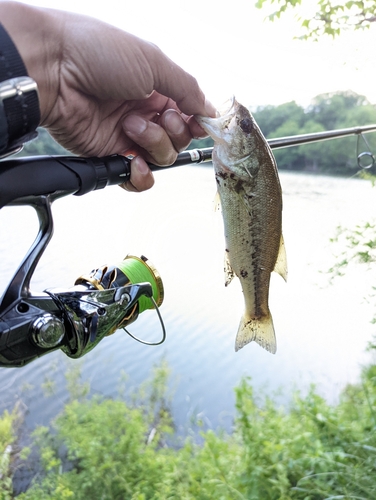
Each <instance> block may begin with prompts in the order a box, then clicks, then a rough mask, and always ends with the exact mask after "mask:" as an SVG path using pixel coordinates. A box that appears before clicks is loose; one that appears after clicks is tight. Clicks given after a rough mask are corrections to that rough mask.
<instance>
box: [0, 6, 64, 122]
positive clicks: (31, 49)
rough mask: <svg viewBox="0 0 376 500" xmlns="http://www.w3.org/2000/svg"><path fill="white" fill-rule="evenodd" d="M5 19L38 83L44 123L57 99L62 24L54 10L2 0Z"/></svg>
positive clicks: (1, 9) (0, 13) (6, 25)
mask: <svg viewBox="0 0 376 500" xmlns="http://www.w3.org/2000/svg"><path fill="white" fill-rule="evenodd" d="M0 19H1V23H2V25H3V26H4V28H5V29H6V31H7V33H8V34H9V36H10V37H11V39H12V41H13V43H14V45H15V46H16V48H17V49H18V52H19V54H20V56H21V58H22V60H23V62H24V64H25V66H26V69H27V73H28V75H29V76H30V77H31V78H32V79H33V80H35V82H36V83H37V85H38V92H39V105H40V114H41V119H40V124H41V125H44V123H45V122H46V120H47V117H48V115H49V113H50V110H51V109H52V107H53V105H54V103H55V102H56V99H57V93H58V88H59V87H58V75H59V61H60V59H61V58H60V54H59V50H60V44H59V42H58V40H59V35H60V34H59V24H58V23H57V22H56V19H55V16H54V11H50V10H49V9H40V8H35V7H31V6H28V5H24V4H21V3H18V2H1V1H0Z"/></svg>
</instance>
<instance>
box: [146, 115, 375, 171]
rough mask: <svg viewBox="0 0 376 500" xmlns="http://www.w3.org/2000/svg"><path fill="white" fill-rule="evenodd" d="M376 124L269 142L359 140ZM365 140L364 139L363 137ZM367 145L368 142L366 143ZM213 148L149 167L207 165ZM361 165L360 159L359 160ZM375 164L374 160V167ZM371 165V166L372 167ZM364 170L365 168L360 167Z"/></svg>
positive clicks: (275, 145) (287, 144)
mask: <svg viewBox="0 0 376 500" xmlns="http://www.w3.org/2000/svg"><path fill="white" fill-rule="evenodd" d="M375 131H376V124H373V125H365V126H363V127H352V128H343V129H337V130H327V131H324V132H315V133H312V134H300V135H292V136H287V137H278V138H275V139H274V138H273V139H267V142H268V144H269V146H270V148H271V149H282V148H288V147H292V146H300V145H302V144H309V143H311V142H321V141H328V140H331V139H337V138H340V137H346V136H349V135H357V136H358V138H359V137H361V136H362V135H363V134H366V133H368V132H375ZM363 139H364V137H363ZM365 142H366V144H367V141H365ZM367 146H368V144H367ZM212 153H213V148H212V147H210V148H203V149H189V150H187V151H183V152H182V153H179V154H178V157H177V159H176V161H175V162H174V163H173V164H172V165H170V166H169V167H158V166H157V165H154V164H152V163H149V167H150V169H151V170H153V171H158V170H160V169H161V168H172V167H181V166H183V165H189V164H192V163H205V162H209V161H211V160H212ZM366 153H367V154H368V156H370V157H371V156H372V153H371V152H366ZM358 163H359V159H358ZM373 164H374V160H373V162H372V165H373ZM372 165H370V166H372ZM359 166H361V167H362V168H364V166H362V165H359Z"/></svg>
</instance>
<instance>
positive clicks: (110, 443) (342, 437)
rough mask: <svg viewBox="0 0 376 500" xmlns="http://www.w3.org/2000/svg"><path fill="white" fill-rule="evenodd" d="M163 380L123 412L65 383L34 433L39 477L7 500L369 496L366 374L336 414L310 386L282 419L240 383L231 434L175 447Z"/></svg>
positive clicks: (158, 375) (371, 426)
mask: <svg viewBox="0 0 376 500" xmlns="http://www.w3.org/2000/svg"><path fill="white" fill-rule="evenodd" d="M168 374H169V371H168V368H167V367H166V365H165V364H164V363H162V364H161V365H160V366H159V367H157V368H156V370H155V373H154V376H153V379H152V381H151V382H149V383H148V384H147V385H145V386H144V387H142V388H141V389H140V390H139V391H138V392H137V394H135V395H134V398H133V403H132V404H130V403H126V402H125V401H124V400H122V399H118V400H109V399H103V398H98V397H91V398H90V397H89V396H88V395H87V390H86V389H87V388H86V385H85V384H83V385H82V384H80V383H79V381H78V378H77V376H75V377H74V380H75V383H74V384H73V385H72V387H73V386H75V394H74V396H73V395H72V398H71V400H70V401H69V402H68V403H67V404H66V406H65V408H64V411H63V412H62V414H61V415H60V416H59V417H58V418H57V419H56V421H55V422H54V424H53V427H54V432H51V429H48V428H45V427H41V428H39V429H37V431H36V432H35V440H36V443H37V444H38V446H39V449H40V456H41V463H42V468H43V470H42V471H41V473H40V474H38V476H37V477H36V478H35V481H34V483H33V485H32V486H31V487H30V488H29V489H28V490H27V491H26V492H24V493H22V494H20V495H19V497H17V498H19V499H20V500H43V499H46V500H47V499H49V500H50V499H59V500H60V499H67V498H74V499H78V500H79V499H85V500H86V499H87V498H96V499H97V498H98V499H99V498H100V499H103V500H105V499H124V500H125V499H132V500H146V499H150V500H151V499H156V500H157V499H158V500H162V499H163V500H165V499H177V500H178V499H179V500H181V499H184V500H188V499H192V500H193V499H194V500H212V499H214V498H215V499H221V500H227V499H228V500H234V499H243V500H244V499H247V500H251V499H254V500H260V499H263V500H269V499H270V500H272V499H276V500H277V499H278V500H290V499H291V500H293V499H301V500H318V499H325V498H326V499H329V498H338V499H339V498H343V499H370V498H375V496H376V478H375V475H374V468H375V460H376V366H374V365H373V366H370V367H369V368H367V369H365V370H364V371H363V373H362V378H361V382H360V383H359V384H358V385H353V386H349V387H347V388H346V389H345V391H344V392H343V394H342V397H341V400H340V402H339V404H338V405H337V406H329V405H328V404H327V403H326V402H325V401H324V400H323V399H322V398H321V397H320V396H319V395H318V394H317V393H316V392H315V390H314V389H313V388H312V389H311V390H310V392H309V394H308V395H307V396H306V397H302V396H300V395H298V394H297V395H296V397H295V400H294V403H293V405H292V407H291V408H289V410H288V411H285V410H284V409H283V408H278V407H277V406H276V405H275V404H274V403H273V402H272V401H270V400H265V401H264V403H263V404H261V405H260V404H257V403H256V400H257V399H259V398H256V397H255V395H254V392H253V389H252V385H251V382H250V381H249V380H247V379H245V380H243V381H242V383H241V384H240V385H239V387H238V388H237V389H236V410H237V416H236V419H235V422H234V431H233V433H232V434H231V435H229V434H226V433H220V432H219V433H214V432H212V431H205V432H202V436H201V440H202V442H201V443H200V444H198V443H196V442H195V441H194V440H193V439H191V438H187V439H186V440H185V441H184V442H183V443H180V445H179V443H177V442H176V441H174V439H173V437H172V436H173V423H172V421H171V415H170V413H169V411H168V404H167V403H168V395H167V391H166V387H167V381H168ZM76 375H77V374H76ZM72 381H73V380H71V382H72ZM80 387H81V389H82V390H81V389H80ZM4 498H7V497H4Z"/></svg>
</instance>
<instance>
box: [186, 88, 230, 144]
mask: <svg viewBox="0 0 376 500" xmlns="http://www.w3.org/2000/svg"><path fill="white" fill-rule="evenodd" d="M236 105H237V101H236V99H235V97H234V96H233V97H232V98H231V99H228V100H227V101H225V102H224V103H223V104H222V105H221V106H220V108H219V109H218V111H217V117H216V118H210V117H207V116H195V118H196V120H197V122H198V124H199V125H200V126H201V127H202V128H203V129H204V130H205V132H206V133H207V134H208V135H210V137H211V138H212V139H213V140H214V141H217V142H222V141H226V135H227V134H228V133H229V132H231V129H232V125H234V126H235V123H234V120H233V119H234V117H235V115H236Z"/></svg>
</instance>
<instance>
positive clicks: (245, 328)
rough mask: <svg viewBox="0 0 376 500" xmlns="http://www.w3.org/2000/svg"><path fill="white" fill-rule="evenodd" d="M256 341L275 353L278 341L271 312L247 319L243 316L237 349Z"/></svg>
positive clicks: (236, 343) (236, 341)
mask: <svg viewBox="0 0 376 500" xmlns="http://www.w3.org/2000/svg"><path fill="white" fill-rule="evenodd" d="M252 341H255V342H257V343H258V344H259V345H260V346H261V347H263V348H264V349H266V350H267V351H269V352H271V353H272V354H275V352H276V350H277V342H276V338H275V333H274V326H273V320H272V316H271V314H270V313H269V314H268V315H267V316H264V317H263V318H260V319H247V318H246V316H243V317H242V319H241V321H240V325H239V330H238V333H237V335H236V340H235V351H238V350H239V349H241V348H242V347H244V346H245V345H247V344H249V343H250V342H252Z"/></svg>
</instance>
